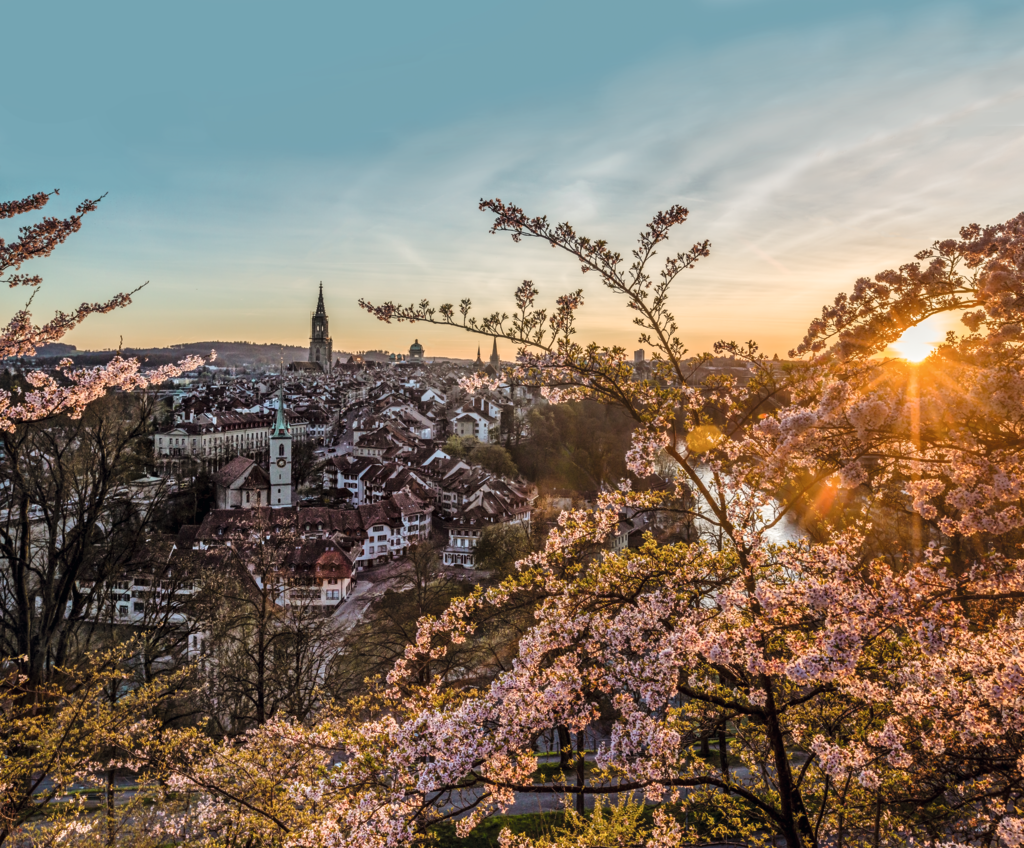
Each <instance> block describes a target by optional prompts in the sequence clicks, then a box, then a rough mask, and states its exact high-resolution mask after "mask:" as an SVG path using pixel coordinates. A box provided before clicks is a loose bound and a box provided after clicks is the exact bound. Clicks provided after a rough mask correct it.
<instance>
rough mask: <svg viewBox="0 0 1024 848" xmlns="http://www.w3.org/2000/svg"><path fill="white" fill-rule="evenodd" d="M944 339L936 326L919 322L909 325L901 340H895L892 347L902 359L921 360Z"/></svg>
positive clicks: (909, 360)
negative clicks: (914, 325)
mask: <svg viewBox="0 0 1024 848" xmlns="http://www.w3.org/2000/svg"><path fill="white" fill-rule="evenodd" d="M941 341H942V334H941V333H938V332H936V330H935V328H934V327H929V326H927V322H926V323H924V324H918V325H917V326H916V327H908V328H907V329H906V330H905V331H904V333H903V335H902V336H900V338H899V341H895V342H893V343H892V344H891V345H890V347H891V348H892V349H893V350H895V351H896V353H897V354H898V355H899V356H900V358H902V359H906V360H907V361H908V362H920V361H921V360H923V359H925V358H926V357H927V356H928V354H930V353H931V352H932V351H933V350H935V348H936V347H937V346H938V344H939V342H941Z"/></svg>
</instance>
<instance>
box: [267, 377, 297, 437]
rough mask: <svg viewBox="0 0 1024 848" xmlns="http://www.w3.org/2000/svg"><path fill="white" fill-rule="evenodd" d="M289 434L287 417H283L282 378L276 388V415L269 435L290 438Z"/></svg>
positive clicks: (290, 433)
mask: <svg viewBox="0 0 1024 848" xmlns="http://www.w3.org/2000/svg"><path fill="white" fill-rule="evenodd" d="M282 377H283V375H282ZM291 435H292V432H291V428H290V427H289V426H288V419H287V418H285V417H284V381H283V379H282V383H281V386H280V388H278V390H277V417H276V418H275V419H274V429H273V430H271V431H270V437H271V438H274V437H278V436H280V437H286V438H291Z"/></svg>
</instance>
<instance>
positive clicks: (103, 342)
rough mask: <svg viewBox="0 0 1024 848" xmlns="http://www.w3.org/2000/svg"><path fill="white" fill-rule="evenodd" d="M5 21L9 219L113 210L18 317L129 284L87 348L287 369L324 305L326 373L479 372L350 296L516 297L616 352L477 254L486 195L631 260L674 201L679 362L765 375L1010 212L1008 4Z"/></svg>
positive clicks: (1015, 171)
mask: <svg viewBox="0 0 1024 848" xmlns="http://www.w3.org/2000/svg"><path fill="white" fill-rule="evenodd" d="M3 21H4V29H5V30H6V32H7V34H8V35H7V37H6V38H5V39H4V41H5V44H4V55H5V59H6V62H5V66H6V68H5V75H4V81H5V83H6V85H5V98H4V101H5V105H4V111H3V118H0V196H2V197H3V198H4V199H11V198H14V197H20V196H23V195H25V194H28V193H31V192H34V191H38V190H48V189H52V188H55V187H58V188H60V189H61V197H60V198H59V199H58V202H57V203H55V204H54V205H53V207H52V208H53V209H54V211H55V212H67V211H69V210H70V209H71V208H72V207H73V206H74V204H75V203H76V202H77V201H78V200H79V199H81V198H83V197H87V196H88V197H91V196H96V195H99V194H102V193H103V192H108V197H107V198H106V200H104V202H103V204H102V205H101V208H100V211H98V212H97V213H95V214H94V215H92V216H90V218H89V219H87V223H86V226H84V227H83V230H82V232H81V233H80V234H78V235H77V236H76V237H75V238H74V239H73V240H72V241H70V242H69V243H68V244H67V245H66V246H64V247H63V248H62V249H61V250H60V251H58V252H57V253H55V254H54V256H53V257H51V258H49V259H46V260H41V261H39V262H37V263H36V267H35V270H36V271H37V272H38V273H41V274H43V276H44V278H45V280H46V282H45V285H44V289H43V291H41V293H40V295H39V296H38V297H37V299H36V303H35V309H36V314H37V316H38V317H39V318H42V317H44V316H45V315H46V314H48V313H49V312H50V311H52V310H53V309H55V308H58V307H60V306H65V307H66V306H70V305H73V304H75V303H77V302H79V301H81V300H95V299H99V298H101V297H105V296H107V295H109V294H111V293H113V292H115V291H119V290H122V289H126V288H131V287H133V286H135V285H137V284H139V283H141V282H144V281H146V280H149V281H150V284H149V286H148V287H147V288H146V289H145V290H144V291H143V292H142V293H141V294H140V295H139V296H138V297H137V298H136V302H135V303H134V304H133V305H132V306H131V307H130V308H129V309H128V310H126V311H124V312H122V313H120V314H114V315H109V316H101V317H98V318H96V319H93V320H91V321H90V322H88V323H87V324H85V325H83V327H82V328H80V329H79V330H77V331H75V333H74V334H73V335H72V336H71V337H70V339H69V341H71V342H72V343H74V344H77V345H78V346H79V347H92V348H103V347H111V346H116V345H117V343H118V338H119V337H121V336H123V337H124V341H125V344H127V345H152V344H166V343H173V342H180V341H194V340H200V339H215V338H216V339H227V340H234V339H251V340H254V341H280V342H289V343H299V344H303V343H305V339H306V337H307V336H308V314H309V310H310V309H312V307H313V306H314V304H315V299H316V289H317V284H318V282H319V281H320V280H323V282H324V288H325V297H326V300H327V307H328V312H329V314H330V316H331V331H332V335H333V336H334V339H335V348H336V349H342V350H357V349H366V348H385V349H391V350H401V349H405V348H407V347H408V345H409V344H410V343H411V342H412V340H413V338H414V337H418V338H419V339H420V341H421V342H423V343H424V345H425V346H426V348H427V353H428V355H429V354H431V353H435V354H438V355H470V354H472V353H475V344H476V340H475V339H474V338H470V337H466V336H463V335H461V334H459V333H457V332H455V331H450V330H449V331H445V330H441V329H437V328H429V327H424V326H423V325H416V326H415V327H408V326H398V327H386V326H384V325H380V324H377V323H376V322H374V321H373V320H372V319H371V318H370V317H369V316H367V315H365V313H362V312H361V311H360V310H359V309H358V307H357V306H356V300H357V299H358V298H359V297H360V296H365V297H368V298H370V299H383V298H392V299H399V300H405V301H409V300H413V299H416V300H418V299H420V298H421V297H429V298H431V299H433V300H436V301H438V302H440V301H444V300H454V299H458V298H460V297H463V296H467V295H469V296H472V297H473V298H474V301H475V302H476V303H477V304H479V306H480V308H481V309H494V308H500V307H501V306H502V305H504V304H506V303H508V302H509V300H510V293H511V291H512V290H513V289H514V288H515V286H516V284H517V283H518V282H519V281H520V280H522V279H524V278H528V279H533V280H534V281H535V283H536V284H537V285H538V287H539V288H540V289H541V291H542V293H543V294H546V295H550V296H551V297H552V298H553V297H554V296H555V295H556V294H558V293H560V292H562V291H564V290H567V289H570V288H575V287H577V286H578V285H580V284H585V288H586V292H587V305H586V307H585V313H584V315H585V318H584V321H583V329H584V331H585V335H586V336H587V337H588V338H589V337H592V338H595V339H597V340H598V341H601V342H605V343H620V344H623V345H625V346H627V347H629V348H632V347H633V346H634V337H633V335H634V334H632V333H631V332H630V327H629V324H628V321H627V320H626V319H624V318H623V312H622V309H621V304H619V303H618V302H616V301H615V300H614V298H612V297H611V296H610V295H605V294H603V293H602V292H601V291H600V289H599V287H598V286H597V282H596V281H595V280H593V279H592V278H590V277H588V278H586V279H585V280H584V279H583V278H581V277H580V275H579V274H578V271H577V270H576V268H575V265H574V264H573V263H572V262H571V261H569V260H568V258H567V257H563V256H559V255H556V254H554V252H552V251H550V250H547V249H542V248H541V246H539V245H536V244H528V243H524V244H520V245H513V244H512V243H511V242H510V241H509V240H507V239H503V238H499V237H496V236H490V235H488V234H487V226H488V219H487V218H486V217H485V216H484V215H483V213H480V212H478V211H477V208H476V207H477V202H478V200H479V198H481V197H501V198H502V199H504V200H506V201H514V202H516V203H518V204H519V205H522V206H524V207H525V208H526V210H527V211H528V212H531V213H535V214H542V213H543V214H548V215H549V216H550V217H551V218H554V219H558V220H570V221H571V222H573V223H574V224H575V225H576V226H577V227H578V229H580V230H581V231H583V232H586V233H588V234H591V235H593V236H595V237H604V238H607V239H608V240H609V241H610V242H611V243H612V245H613V246H614V247H616V248H618V249H620V250H621V251H622V252H624V253H625V252H627V251H628V249H629V248H630V246H631V244H632V240H633V238H634V237H635V233H636V232H637V231H639V229H640V228H641V226H642V225H643V224H644V222H646V221H647V220H648V219H649V218H650V216H651V215H652V214H653V213H654V212H655V211H657V210H658V209H662V208H665V207H666V206H668V205H670V204H672V203H682V204H684V205H686V206H688V207H689V208H690V210H691V219H690V222H689V223H687V224H686V225H685V226H684V227H683V228H682V229H681V230H680V232H679V235H678V236H677V240H678V241H677V243H678V245H679V246H680V247H685V246H688V245H689V244H690V243H692V242H693V241H696V240H698V239H702V238H710V239H711V240H712V256H711V258H710V259H708V260H706V261H705V262H704V263H702V266H701V267H699V268H698V269H697V270H695V271H693V272H690V274H689V275H687V277H686V279H685V280H683V281H681V282H680V284H679V285H678V290H677V294H676V300H675V308H676V313H677V316H678V318H679V319H680V324H681V326H682V329H683V335H684V338H685V339H686V340H687V341H688V342H689V344H690V347H691V349H692V350H702V349H706V348H708V347H709V346H710V345H711V343H712V342H713V341H715V340H716V339H718V338H736V339H747V338H755V339H758V340H760V341H761V342H762V345H763V347H764V348H765V349H767V350H768V351H769V352H774V351H779V352H784V351H785V350H786V349H787V348H788V347H790V346H791V345H792V344H794V343H795V342H796V341H798V340H799V338H800V336H801V335H802V332H803V329H804V327H805V326H806V324H807V322H808V320H809V319H810V318H811V317H812V316H813V315H814V314H816V313H817V311H818V310H819V309H820V306H821V305H822V304H823V303H824V302H826V301H828V300H831V298H832V297H833V296H834V294H835V293H836V292H837V291H838V290H840V289H843V288H849V286H850V285H851V284H852V282H853V280H855V279H856V278H857V277H858V276H861V275H868V274H872V273H874V272H876V271H879V270H882V269H883V268H887V267H892V266H895V265H898V264H900V263H901V262H904V261H907V260H909V259H910V258H911V256H912V255H913V253H914V252H916V251H917V250H918V249H920V248H921V247H924V246H925V245H927V244H928V243H929V242H930V241H931V240H932V239H933V238H939V237H947V236H951V235H955V233H956V231H957V229H958V228H959V227H960V226H961V225H963V224H966V223H969V222H973V221H977V222H979V223H993V222H996V221H1002V220H1005V219H1006V218H1009V217H1011V216H1013V215H1015V214H1017V213H1018V212H1020V211H1022V210H1024V188H1022V187H1024V38H1021V33H1024V7H1022V6H1021V4H1020V3H1019V2H984V0H974V1H973V2H960V3H942V2H906V1H904V2H899V3H894V2H892V0H890V2H887V3H881V2H858V3H839V2H821V1H820V0H819V2H786V0H771V1H770V2H769V0H714V1H712V0H703V1H702V2H672V3H658V2H651V3H645V4H639V3H622V2H620V3H600V2H593V0H592V2H586V3H568V2H566V3H558V2H551V3H519V4H516V5H515V6H507V5H498V4H486V3H479V2H478V3H436V4H427V3H387V4H385V3H376V4H366V3H361V4H354V3H289V4H280V3H278V4H273V5H271V4H265V3H258V2H246V3H229V2H211V0H208V2H205V3H189V2H179V3H176V4H160V5H157V4H142V3H121V4H115V3H104V2H96V3H89V4H84V3H66V4H62V3H48V4H20V5H19V6H11V5H9V6H8V7H6V8H5V9H4V12H3ZM12 34H13V35H14V37H11V36H12ZM5 223H7V224H10V223H11V222H5ZM3 234H4V235H5V236H8V237H9V235H10V234H11V227H6V228H5V229H4V230H3ZM19 297H20V293H19V292H17V291H15V292H8V293H7V294H6V295H5V298H6V303H5V311H6V314H9V313H10V312H12V311H13V310H14V309H15V308H16V307H17V306H18V305H20V302H21V301H20V300H19V299H18V298H19Z"/></svg>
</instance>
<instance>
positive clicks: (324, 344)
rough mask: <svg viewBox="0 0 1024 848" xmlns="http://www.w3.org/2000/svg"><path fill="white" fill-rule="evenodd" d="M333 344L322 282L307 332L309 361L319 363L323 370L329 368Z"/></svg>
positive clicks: (328, 369)
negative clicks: (328, 328)
mask: <svg viewBox="0 0 1024 848" xmlns="http://www.w3.org/2000/svg"><path fill="white" fill-rule="evenodd" d="M333 353H334V346H333V344H332V342H331V337H330V335H329V334H328V332H327V310H326V309H324V284H323V283H320V299H319V300H318V301H317V302H316V312H314V313H313V318H312V326H311V328H310V333H309V361H310V362H318V363H320V367H321V368H322V369H323V370H324V371H325V372H327V371H330V370H331V355H332V354H333Z"/></svg>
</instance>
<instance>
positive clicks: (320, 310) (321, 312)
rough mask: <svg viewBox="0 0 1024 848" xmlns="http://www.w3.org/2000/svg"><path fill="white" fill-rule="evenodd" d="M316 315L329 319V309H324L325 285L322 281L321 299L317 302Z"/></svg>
mask: <svg viewBox="0 0 1024 848" xmlns="http://www.w3.org/2000/svg"><path fill="white" fill-rule="evenodd" d="M314 314H316V315H323V316H324V317H327V309H326V308H325V307H324V284H323V281H322V280H321V281H320V299H319V300H318V301H317V302H316V312H315V313H314Z"/></svg>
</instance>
